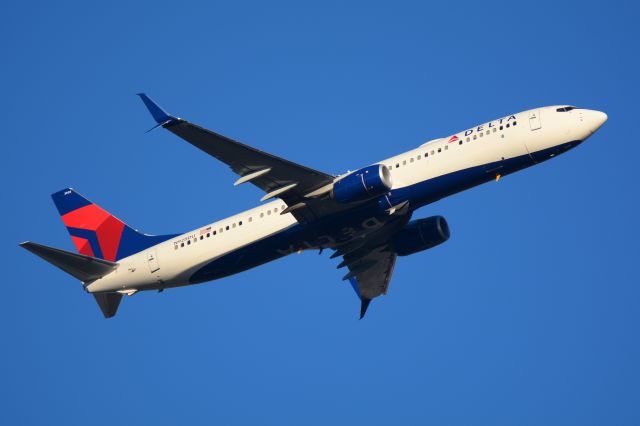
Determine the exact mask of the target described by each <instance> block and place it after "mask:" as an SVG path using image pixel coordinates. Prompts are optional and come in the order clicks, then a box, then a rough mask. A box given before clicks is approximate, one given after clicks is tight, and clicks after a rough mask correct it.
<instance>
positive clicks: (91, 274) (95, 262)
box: [20, 241, 118, 283]
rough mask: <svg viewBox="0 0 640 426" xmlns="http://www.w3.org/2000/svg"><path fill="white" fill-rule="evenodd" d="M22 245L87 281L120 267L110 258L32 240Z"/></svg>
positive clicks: (68, 272)
mask: <svg viewBox="0 0 640 426" xmlns="http://www.w3.org/2000/svg"><path fill="white" fill-rule="evenodd" d="M20 246H21V247H23V248H25V249H27V250H29V251H30V252H31V253H33V254H35V255H36V256H39V257H41V258H43V259H44V260H46V261H47V262H49V263H51V264H52V265H54V266H57V267H58V268H60V269H62V270H63V271H65V272H66V273H67V274H70V275H72V276H74V277H75V278H77V279H79V280H80V281H82V282H85V283H87V282H91V281H94V280H97V279H98V278H102V277H104V276H105V275H107V274H109V273H110V272H112V271H113V270H114V269H116V268H117V267H118V264H117V263H114V262H109V261H108V260H103V259H97V258H95V257H91V256H85V255H83V254H76V253H71V252H68V251H65V250H60V249H57V248H53V247H47V246H43V245H42V244H36V243H33V242H31V241H27V242H24V243H22V244H20Z"/></svg>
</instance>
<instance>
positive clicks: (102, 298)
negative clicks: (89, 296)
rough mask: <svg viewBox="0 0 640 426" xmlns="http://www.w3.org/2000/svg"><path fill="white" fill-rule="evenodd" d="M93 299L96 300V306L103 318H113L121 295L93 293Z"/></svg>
mask: <svg viewBox="0 0 640 426" xmlns="http://www.w3.org/2000/svg"><path fill="white" fill-rule="evenodd" d="M93 297H95V298H96V302H98V306H100V310H101V311H102V314H103V315H104V317H105V318H111V317H113V316H115V314H116V312H117V311H118V306H120V301H121V300H122V294H120V293H95V294H94V295H93Z"/></svg>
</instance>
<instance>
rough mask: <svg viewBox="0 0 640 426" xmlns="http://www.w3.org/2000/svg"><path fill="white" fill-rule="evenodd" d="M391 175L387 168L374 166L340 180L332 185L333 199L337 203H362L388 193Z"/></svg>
mask: <svg viewBox="0 0 640 426" xmlns="http://www.w3.org/2000/svg"><path fill="white" fill-rule="evenodd" d="M391 186H392V181H391V173H390V172H389V169H388V168H387V166H385V165H382V164H375V165H373V166H368V167H365V168H362V169H360V170H356V171H355V172H353V173H351V174H350V175H348V176H346V177H344V178H343V179H340V180H339V181H337V182H336V183H335V184H334V185H333V199H334V200H336V201H337V202H339V203H345V204H347V203H353V202H356V201H364V200H368V199H371V198H374V197H379V196H380V195H383V194H386V193H387V192H389V190H390V189H391Z"/></svg>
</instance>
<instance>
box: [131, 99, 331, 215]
mask: <svg viewBox="0 0 640 426" xmlns="http://www.w3.org/2000/svg"><path fill="white" fill-rule="evenodd" d="M138 96H140V98H141V99H142V101H143V102H144V104H145V106H146V107H147V109H148V110H149V112H150V113H151V115H152V116H153V118H154V119H155V120H156V122H157V123H158V124H157V125H156V126H155V127H153V128H154V129H155V128H156V127H160V126H162V127H164V128H165V129H167V130H169V131H170V132H172V133H174V134H176V135H178V136H180V137H181V138H182V139H184V140H186V141H187V142H189V143H190V144H192V145H193V146H195V147H197V148H199V149H201V150H202V151H204V152H206V153H207V154H209V155H211V156H213V157H215V158H217V159H218V160H220V161H222V162H223V163H225V164H227V165H228V166H229V167H230V168H231V170H233V171H234V172H235V173H236V174H238V175H239V176H240V178H239V179H238V180H237V181H236V183H235V185H240V184H242V183H245V182H250V183H252V184H254V185H255V186H257V187H258V188H260V189H262V190H263V191H265V192H266V194H265V196H264V197H262V199H261V200H260V201H265V200H268V199H269V198H273V197H276V196H277V197H279V198H281V199H282V200H284V201H285V202H286V203H287V205H288V206H289V209H288V210H287V211H291V212H293V210H294V208H295V207H294V206H298V207H300V208H301V207H306V204H307V199H308V196H309V195H310V194H312V193H314V192H319V193H320V194H324V192H323V191H322V189H323V187H327V189H326V192H328V190H329V189H330V186H329V185H330V184H331V183H333V181H334V176H332V175H330V174H327V173H323V172H320V171H317V170H314V169H311V168H309V167H306V166H302V165H300V164H296V163H294V162H291V161H288V160H285V159H283V158H280V157H276V156H275V155H271V154H268V153H266V152H263V151H260V150H258V149H256V148H253V147H250V146H248V145H245V144H243V143H241V142H238V141H235V140H233V139H230V138H227V137H225V136H222V135H220V134H218V133H215V132H212V131H211V130H207V129H204V128H202V127H200V126H198V125H195V124H193V123H190V122H188V121H186V120H183V119H181V118H178V117H174V116H172V115H170V114H167V112H166V111H164V110H163V109H162V108H160V107H159V106H158V105H157V104H156V103H155V102H153V101H152V100H151V99H150V98H149V97H148V96H147V95H145V94H144V93H139V94H138ZM318 190H320V191H318ZM305 210H308V209H305ZM305 214H306V215H308V212H305ZM294 215H296V219H301V218H302V217H298V216H304V215H302V214H300V212H298V214H296V213H294ZM306 219H307V221H308V220H309V218H308V217H307V218H306Z"/></svg>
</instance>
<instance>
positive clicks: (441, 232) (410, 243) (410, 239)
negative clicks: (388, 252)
mask: <svg viewBox="0 0 640 426" xmlns="http://www.w3.org/2000/svg"><path fill="white" fill-rule="evenodd" d="M449 236H450V232H449V224H448V223H447V221H446V220H445V218H444V217H442V216H432V217H428V218H426V219H418V220H412V221H411V222H409V223H407V225H406V226H405V227H404V228H402V229H401V230H400V231H398V233H397V234H396V235H395V236H394V237H393V245H394V249H395V251H396V253H398V256H407V255H410V254H414V253H418V252H420V251H423V250H427V249H430V248H433V247H435V246H437V245H439V244H442V243H444V242H445V241H447V240H448V239H449Z"/></svg>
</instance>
